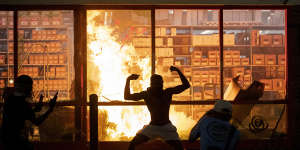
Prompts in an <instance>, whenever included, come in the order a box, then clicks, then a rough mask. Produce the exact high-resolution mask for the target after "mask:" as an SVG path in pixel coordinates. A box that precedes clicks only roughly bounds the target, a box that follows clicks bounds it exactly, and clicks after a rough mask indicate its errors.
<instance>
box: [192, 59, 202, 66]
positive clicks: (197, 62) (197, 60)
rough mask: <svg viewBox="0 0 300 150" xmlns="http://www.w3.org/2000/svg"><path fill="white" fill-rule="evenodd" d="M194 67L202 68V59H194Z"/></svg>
mask: <svg viewBox="0 0 300 150" xmlns="http://www.w3.org/2000/svg"><path fill="white" fill-rule="evenodd" d="M192 65H193V66H200V65H201V59H199V58H192Z"/></svg>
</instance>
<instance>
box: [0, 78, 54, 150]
mask: <svg viewBox="0 0 300 150" xmlns="http://www.w3.org/2000/svg"><path fill="white" fill-rule="evenodd" d="M14 83H15V84H14V88H13V89H12V90H10V92H7V93H5V94H4V95H5V97H4V106H3V123H2V131H1V132H2V135H1V138H2V142H3V145H4V149H5V150H17V149H18V150H33V146H32V144H31V143H30V142H29V140H28V137H27V136H26V133H25V130H24V128H25V121H26V120H29V121H31V122H32V123H33V124H35V125H40V124H41V123H42V122H43V121H44V120H45V119H46V118H47V117H48V116H49V114H50V113H51V112H52V111H53V109H54V106H55V104H56V99H57V95H56V96H54V97H53V98H52V99H51V100H50V102H49V109H48V110H47V111H46V112H45V113H44V114H42V115H41V116H39V117H37V116H36V115H35V112H36V111H39V110H40V108H38V109H39V110H36V109H33V108H32V107H31V105H30V103H29V102H30V99H31V97H32V85H33V80H32V78H31V77H29V76H27V75H21V76H19V77H17V78H16V80H15V82H14ZM40 99H43V96H42V95H41V97H40ZM39 107H41V106H39Z"/></svg>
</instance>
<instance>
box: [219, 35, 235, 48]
mask: <svg viewBox="0 0 300 150" xmlns="http://www.w3.org/2000/svg"><path fill="white" fill-rule="evenodd" d="M223 40H224V41H223V43H224V45H225V46H231V45H234V34H224V39H223ZM217 42H219V39H218V40H217Z"/></svg>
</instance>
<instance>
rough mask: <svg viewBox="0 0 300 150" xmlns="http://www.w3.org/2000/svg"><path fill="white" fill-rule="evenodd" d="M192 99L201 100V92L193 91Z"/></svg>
mask: <svg viewBox="0 0 300 150" xmlns="http://www.w3.org/2000/svg"><path fill="white" fill-rule="evenodd" d="M194 100H203V94H202V93H201V92H194Z"/></svg>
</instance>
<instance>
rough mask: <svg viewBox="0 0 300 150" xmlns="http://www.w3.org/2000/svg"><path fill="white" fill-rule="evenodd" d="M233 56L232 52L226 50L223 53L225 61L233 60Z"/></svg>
mask: <svg viewBox="0 0 300 150" xmlns="http://www.w3.org/2000/svg"><path fill="white" fill-rule="evenodd" d="M231 54H232V52H231V50H225V51H223V56H224V59H226V58H232V55H231Z"/></svg>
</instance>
